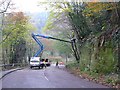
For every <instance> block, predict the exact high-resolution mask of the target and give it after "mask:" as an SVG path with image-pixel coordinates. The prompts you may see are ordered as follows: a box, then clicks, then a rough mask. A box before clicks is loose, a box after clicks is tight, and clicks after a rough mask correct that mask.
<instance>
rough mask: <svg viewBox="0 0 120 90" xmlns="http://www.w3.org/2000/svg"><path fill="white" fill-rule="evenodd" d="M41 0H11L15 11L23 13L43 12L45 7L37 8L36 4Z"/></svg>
mask: <svg viewBox="0 0 120 90" xmlns="http://www.w3.org/2000/svg"><path fill="white" fill-rule="evenodd" d="M40 1H41V0H12V2H13V3H14V4H15V6H14V7H15V8H16V11H23V12H42V11H44V10H45V7H43V6H40V5H39V6H38V2H40Z"/></svg>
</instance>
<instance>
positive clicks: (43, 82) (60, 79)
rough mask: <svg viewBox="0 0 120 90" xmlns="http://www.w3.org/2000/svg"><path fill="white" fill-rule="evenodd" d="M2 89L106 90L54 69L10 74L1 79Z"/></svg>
mask: <svg viewBox="0 0 120 90" xmlns="http://www.w3.org/2000/svg"><path fill="white" fill-rule="evenodd" d="M2 88H107V87H106V86H103V85H100V84H96V83H93V82H89V81H87V80H84V79H81V78H79V77H77V76H74V75H73V74H71V73H69V72H67V71H65V70H63V69H59V68H56V67H55V66H51V67H47V68H44V69H37V68H36V69H32V70H31V69H30V68H26V69H23V70H18V71H16V72H12V73H10V74H9V75H7V76H5V77H4V78H3V79H2Z"/></svg>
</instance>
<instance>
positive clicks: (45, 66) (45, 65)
mask: <svg viewBox="0 0 120 90" xmlns="http://www.w3.org/2000/svg"><path fill="white" fill-rule="evenodd" d="M43 63H44V67H45V68H46V67H47V66H46V60H45V59H44V61H43Z"/></svg>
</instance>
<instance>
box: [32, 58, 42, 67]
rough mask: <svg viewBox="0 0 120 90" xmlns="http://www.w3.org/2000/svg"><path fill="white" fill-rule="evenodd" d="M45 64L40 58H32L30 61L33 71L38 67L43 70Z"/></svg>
mask: <svg viewBox="0 0 120 90" xmlns="http://www.w3.org/2000/svg"><path fill="white" fill-rule="evenodd" d="M43 66H44V63H43V62H41V60H40V57H31V59H30V68H31V69H32V68H33V67H38V68H39V69H40V68H43Z"/></svg>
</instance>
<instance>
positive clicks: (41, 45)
mask: <svg viewBox="0 0 120 90" xmlns="http://www.w3.org/2000/svg"><path fill="white" fill-rule="evenodd" d="M36 36H39V35H38V34H34V33H32V37H33V39H34V40H35V41H36V42H37V43H38V45H39V46H40V49H39V50H38V51H37V52H36V53H35V55H34V57H38V56H39V54H40V53H42V51H43V49H44V47H43V44H42V43H41V42H40V40H39V39H38V38H37V37H36Z"/></svg>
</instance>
